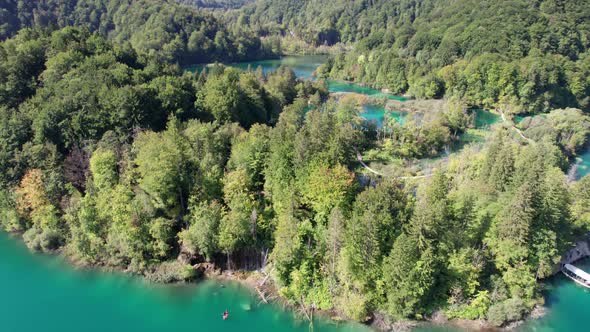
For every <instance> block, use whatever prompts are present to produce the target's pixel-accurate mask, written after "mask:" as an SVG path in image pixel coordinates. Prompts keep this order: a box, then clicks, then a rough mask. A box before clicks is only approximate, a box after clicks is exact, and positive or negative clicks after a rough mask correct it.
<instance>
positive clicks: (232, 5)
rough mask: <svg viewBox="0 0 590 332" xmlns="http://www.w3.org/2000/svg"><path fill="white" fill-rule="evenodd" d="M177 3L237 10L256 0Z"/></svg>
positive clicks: (180, 1) (202, 0) (188, 0)
mask: <svg viewBox="0 0 590 332" xmlns="http://www.w3.org/2000/svg"><path fill="white" fill-rule="evenodd" d="M176 2H177V3H179V4H181V5H187V6H195V7H197V8H208V9H236V8H240V7H243V6H245V5H247V4H250V3H253V2H254V0H176Z"/></svg>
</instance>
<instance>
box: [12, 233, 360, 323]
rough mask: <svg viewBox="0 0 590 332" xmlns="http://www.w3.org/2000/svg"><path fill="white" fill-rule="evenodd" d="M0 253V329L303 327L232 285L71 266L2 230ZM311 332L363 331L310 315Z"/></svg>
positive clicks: (291, 316)
mask: <svg viewBox="0 0 590 332" xmlns="http://www.w3.org/2000/svg"><path fill="white" fill-rule="evenodd" d="M0 253H1V259H0V294H1V297H0V299H1V300H0V318H1V320H0V331H2V332H38V331H44V332H80V331H86V332H106V331H109V332H111V331H112V332H118V331H121V332H136V331H137V332H152V331H153V332H163V331H175V332H182V331H187V332H189V331H190V332H197V331H203V332H205V331H218V332H225V331H252V332H270V331H285V332H304V331H309V322H306V321H303V320H299V319H296V318H295V317H294V316H293V314H291V313H290V312H288V311H284V310H282V309H281V308H279V307H277V306H275V305H269V304H263V305H259V304H258V303H259V301H258V299H257V298H256V297H255V296H254V294H252V293H251V292H250V291H249V290H247V289H245V288H243V287H241V286H239V285H238V284H236V283H226V284H225V285H224V287H222V284H221V283H220V282H215V281H205V282H202V283H200V284H198V285H194V284H193V285H183V286H171V285H151V284H148V283H146V282H144V281H143V280H141V279H139V278H134V277H130V276H127V275H123V274H116V273H104V272H97V271H80V270H75V269H73V268H72V267H71V266H69V265H68V264H67V263H66V262H64V261H63V259H62V258H60V257H58V256H51V255H41V254H31V253H30V252H29V251H28V250H27V248H26V247H25V246H24V244H23V243H22V241H21V240H20V239H14V238H11V237H10V236H9V235H7V234H6V233H4V232H0ZM226 309H228V310H229V313H230V316H229V318H228V320H227V321H224V320H223V319H222V318H221V315H222V313H223V311H224V310H226ZM248 309H250V310H248ZM314 330H315V331H327V332H353V331H354V332H361V331H369V329H368V328H366V327H364V326H360V325H357V324H341V325H336V324H335V323H332V322H328V321H325V320H317V321H316V322H315V324H314Z"/></svg>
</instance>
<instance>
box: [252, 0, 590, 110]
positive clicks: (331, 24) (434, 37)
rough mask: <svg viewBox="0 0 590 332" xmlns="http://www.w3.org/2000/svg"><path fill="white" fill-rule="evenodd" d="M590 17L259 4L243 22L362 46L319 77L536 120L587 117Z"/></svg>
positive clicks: (563, 8)
mask: <svg viewBox="0 0 590 332" xmlns="http://www.w3.org/2000/svg"><path fill="white" fill-rule="evenodd" d="M589 8H590V6H588V2H587V1H576V0H569V1H567V0H566V1H555V0H545V1H524V0H523V1H520V0H498V1H484V2H482V1H474V0H459V1H455V0H454V1H447V0H443V1H432V0H421V1H404V0H400V1H380V0H371V1H366V0H362V1H289V0H284V1H274V0H272V1H271V0H267V1H265V0H261V1H258V2H257V3H256V5H255V6H251V7H248V8H247V9H245V10H244V13H246V15H249V16H248V18H249V20H250V22H251V23H252V24H253V25H254V26H257V27H258V29H260V31H261V33H263V34H266V33H271V34H282V35H295V36H297V37H298V38H301V39H303V40H305V41H307V42H309V43H311V44H315V45H320V44H334V43H337V42H344V43H353V42H356V43H355V44H354V47H353V48H354V51H352V52H350V53H347V54H340V55H338V56H336V57H335V59H334V60H333V61H331V62H330V63H329V64H328V65H326V66H325V67H324V68H322V70H321V71H320V75H321V76H325V77H331V78H338V79H346V80H353V81H355V82H359V83H362V84H367V85H370V86H375V87H379V88H386V89H388V90H390V91H391V92H393V93H397V94H402V93H408V94H410V95H412V96H415V97H418V98H439V97H442V96H446V97H450V98H457V99H461V100H464V101H466V102H468V103H469V104H471V105H478V106H484V107H494V108H495V107H497V108H503V109H505V110H507V111H510V112H513V113H535V112H546V111H549V110H550V109H552V108H557V107H567V106H571V107H580V108H582V109H586V110H588V109H589V107H590V99H589V98H588V95H589V94H590V80H589V79H588V77H590V67H589V64H590V57H589V53H588V48H589V46H590V24H589V17H590V9H589Z"/></svg>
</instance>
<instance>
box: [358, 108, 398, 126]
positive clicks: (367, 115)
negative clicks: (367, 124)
mask: <svg viewBox="0 0 590 332" xmlns="http://www.w3.org/2000/svg"><path fill="white" fill-rule="evenodd" d="M386 114H387V115H389V117H391V118H393V119H395V120H396V121H397V122H398V123H400V124H403V123H404V119H405V118H406V114H405V113H403V112H397V111H386V110H385V108H383V107H382V106H378V105H372V104H366V105H363V112H362V113H361V116H362V117H363V118H364V119H366V120H368V121H373V122H375V124H376V125H377V127H378V128H380V127H381V126H383V121H384V120H385V115H386Z"/></svg>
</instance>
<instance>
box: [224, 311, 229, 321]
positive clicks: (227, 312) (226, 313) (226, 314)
mask: <svg viewBox="0 0 590 332" xmlns="http://www.w3.org/2000/svg"><path fill="white" fill-rule="evenodd" d="M228 316H229V311H227V309H225V311H224V312H223V320H226V319H227V317H228Z"/></svg>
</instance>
